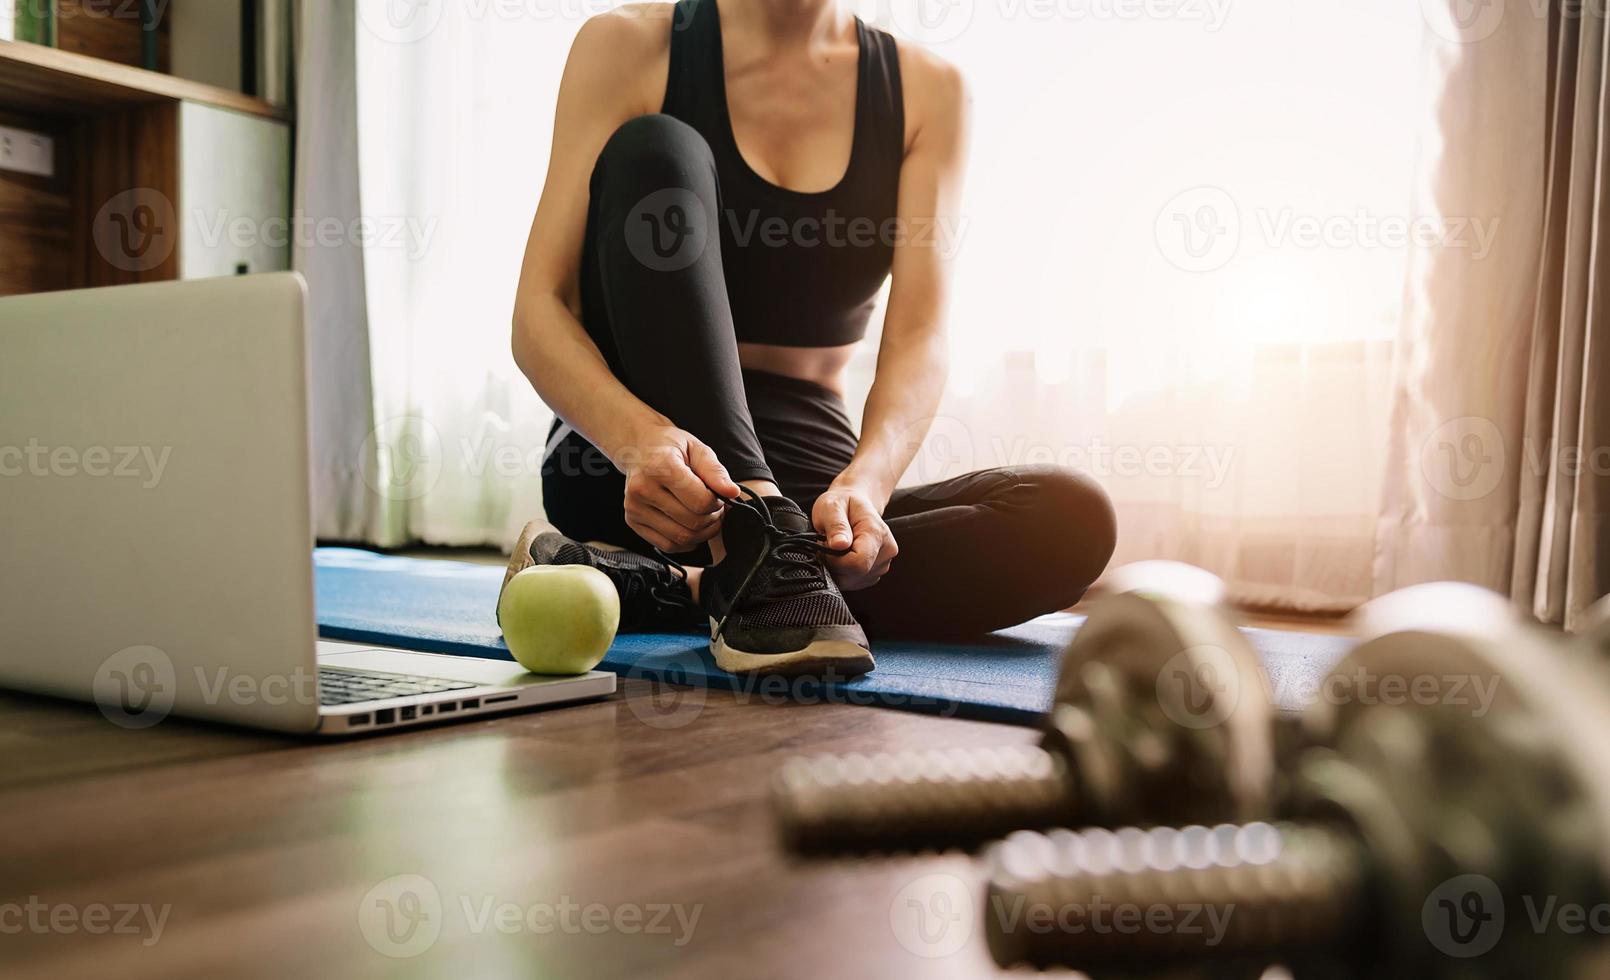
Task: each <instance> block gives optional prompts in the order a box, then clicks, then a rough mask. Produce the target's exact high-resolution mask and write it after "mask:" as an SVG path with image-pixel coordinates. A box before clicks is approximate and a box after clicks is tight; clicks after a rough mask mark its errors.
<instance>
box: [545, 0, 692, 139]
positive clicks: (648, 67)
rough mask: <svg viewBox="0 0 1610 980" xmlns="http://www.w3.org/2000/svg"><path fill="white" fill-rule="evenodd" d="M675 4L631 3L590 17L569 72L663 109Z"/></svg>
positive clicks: (572, 52) (575, 45) (574, 49)
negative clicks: (660, 104)
mask: <svg viewBox="0 0 1610 980" xmlns="http://www.w3.org/2000/svg"><path fill="white" fill-rule="evenodd" d="M675 10H676V7H675V5H674V4H669V3H628V4H623V5H622V6H619V7H616V8H614V9H612V10H610V11H608V12H607V13H602V14H598V15H596V16H593V17H590V18H588V19H587V22H586V23H584V24H582V25H581V30H580V31H578V32H577V34H576V40H575V41H574V42H573V43H572V44H571V46H570V60H569V62H568V64H567V65H566V68H565V71H566V74H567V75H574V76H576V77H577V78H579V79H587V80H596V81H597V82H599V83H601V84H606V85H607V87H608V88H609V89H611V90H613V92H614V93H615V95H616V96H617V97H621V98H626V99H629V100H631V101H632V102H633V103H634V107H636V108H640V109H641V111H644V112H653V111H657V110H658V108H659V103H660V99H661V98H662V97H663V96H664V92H665V76H666V72H667V70H668V66H669V63H670V50H671V25H672V20H673V18H674V17H675ZM638 103H641V105H637V104H638Z"/></svg>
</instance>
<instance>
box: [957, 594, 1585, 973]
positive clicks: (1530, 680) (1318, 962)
mask: <svg viewBox="0 0 1610 980" xmlns="http://www.w3.org/2000/svg"><path fill="white" fill-rule="evenodd" d="M1360 625H1361V632H1362V635H1363V636H1364V637H1365V640H1364V642H1363V643H1362V644H1361V645H1360V646H1359V647H1357V648H1356V649H1355V650H1354V651H1353V652H1352V653H1351V654H1350V655H1349V656H1348V657H1347V658H1345V659H1344V660H1343V662H1342V663H1341V664H1340V665H1339V666H1338V667H1337V668H1336V669H1335V671H1333V672H1332V674H1331V677H1330V680H1329V681H1328V682H1327V684H1326V686H1325V687H1324V688H1322V689H1321V691H1322V692H1323V694H1322V697H1321V698H1320V700H1319V701H1318V702H1316V703H1315V704H1314V705H1312V706H1311V707H1310V708H1309V710H1308V711H1307V712H1306V714H1305V716H1304V727H1305V728H1306V729H1307V731H1308V737H1309V741H1310V743H1311V744H1310V748H1308V749H1307V750H1306V751H1305V752H1304V753H1303V754H1302V756H1301V757H1300V759H1299V760H1298V763H1297V772H1296V775H1295V778H1294V779H1293V780H1292V782H1291V786H1290V795H1289V797H1288V798H1286V799H1284V800H1282V801H1279V803H1278V806H1279V809H1280V811H1281V813H1282V814H1283V815H1284V818H1285V820H1286V821H1287V822H1284V823H1279V824H1257V823H1255V824H1242V825H1223V826H1217V827H1206V826H1195V827H1184V828H1179V829H1168V828H1161V829H1159V828H1153V829H1150V830H1143V829H1140V828H1130V829H1125V830H1118V831H1116V832H1113V831H1102V830H1085V831H1079V832H1075V831H1071V830H1057V831H1052V832H1050V833H1044V834H1041V833H1017V834H1013V835H1012V836H1010V837H1008V838H1007V839H1006V840H1004V841H1002V842H1000V843H998V844H996V845H994V846H992V847H991V848H990V849H989V850H988V852H987V853H986V863H987V865H988V868H989V871H988V876H989V884H988V886H987V895H986V901H985V923H984V926H985V932H986V934H987V936H988V940H989V946H990V950H991V952H992V954H993V956H994V958H995V960H996V962H997V963H999V964H1001V965H1002V966H1012V965H1017V964H1030V965H1034V966H1039V967H1048V966H1052V965H1065V966H1072V967H1074V968H1077V969H1081V970H1085V971H1086V972H1088V973H1091V974H1093V975H1096V976H1100V975H1102V972H1103V971H1108V970H1114V969H1121V970H1122V972H1124V973H1125V974H1126V975H1129V974H1133V973H1135V972H1137V971H1143V970H1146V969H1159V970H1161V969H1165V968H1178V967H1180V966H1182V965H1184V964H1193V965H1194V964H1201V963H1219V964H1224V965H1229V964H1236V963H1239V964H1240V965H1241V966H1242V967H1246V966H1249V965H1257V964H1261V965H1265V966H1267V965H1272V964H1277V963H1278V964H1281V965H1284V966H1286V967H1287V968H1288V969H1290V970H1291V971H1292V972H1293V974H1294V975H1295V976H1297V977H1306V976H1329V975H1339V976H1361V975H1371V976H1378V977H1405V978H1407V977H1417V978H1418V977H1455V976H1459V977H1465V976H1472V975H1476V970H1477V969H1479V971H1480V973H1479V975H1481V976H1495V977H1504V976H1550V977H1603V976H1606V975H1610V956H1607V954H1606V952H1605V951H1604V949H1603V945H1604V937H1603V936H1602V935H1596V934H1595V932H1594V930H1593V929H1591V928H1589V929H1584V928H1582V926H1581V924H1580V923H1579V924H1577V925H1576V926H1575V927H1568V926H1565V925H1563V923H1564V922H1565V920H1564V919H1563V918H1562V919H1560V920H1559V922H1558V923H1556V922H1554V921H1553V920H1550V921H1548V922H1546V924H1545V926H1544V927H1543V928H1541V929H1540V928H1538V927H1537V926H1536V925H1535V923H1536V921H1537V917H1538V916H1539V915H1542V916H1544V917H1545V918H1547V916H1549V915H1551V914H1556V913H1560V914H1563V913H1561V912H1560V910H1562V909H1567V908H1569V909H1574V910H1577V911H1576V912H1573V913H1571V914H1572V915H1579V914H1581V913H1582V912H1583V911H1584V910H1594V909H1598V910H1599V913H1598V916H1599V918H1600V919H1604V918H1610V906H1607V905H1606V904H1605V903H1606V902H1607V901H1610V785H1607V783H1610V781H1607V780H1606V778H1605V777H1606V774H1607V767H1606V766H1605V746H1606V745H1607V744H1610V690H1607V687H1606V682H1605V680H1604V679H1603V677H1602V675H1601V672H1600V671H1599V670H1598V669H1596V667H1595V666H1594V665H1591V664H1588V663H1586V662H1585V661H1584V660H1583V659H1582V658H1579V657H1573V656H1569V655H1566V654H1565V652H1564V651H1563V650H1562V645H1561V644H1560V643H1559V642H1558V641H1557V640H1556V639H1555V638H1554V637H1553V636H1551V635H1549V634H1546V633H1544V632H1543V631H1542V630H1540V629H1537V628H1535V627H1533V626H1531V625H1530V624H1526V623H1523V622H1521V621H1520V620H1519V618H1518V617H1516V616H1515V615H1514V613H1513V611H1512V609H1511V607H1510V606H1509V605H1508V603H1507V602H1506V601H1505V600H1503V599H1502V598H1500V597H1498V596H1495V595H1493V594H1492V593H1488V592H1485V591H1483V590H1480V589H1476V588H1475V587H1473V586H1465V585H1448V584H1441V585H1430V586H1420V587H1415V588H1411V589H1407V590H1404V591H1401V592H1398V593H1394V594H1392V595H1389V596H1386V597H1383V598H1382V599H1379V600H1376V601H1375V602H1373V603H1371V604H1369V605H1368V606H1367V607H1366V608H1365V610H1364V611H1363V615H1362V616H1361V618H1360ZM1393 678H1397V679H1400V681H1399V682H1398V683H1392V682H1391V679H1393ZM1424 678H1429V679H1432V680H1428V681H1422V679H1424ZM1372 681H1373V683H1372ZM1098 903H1099V907H1101V908H1104V909H1106V910H1108V916H1109V918H1108V921H1109V922H1110V921H1112V917H1113V916H1114V915H1115V914H1116V913H1114V912H1113V911H1112V910H1113V909H1114V908H1115V907H1117V906H1122V907H1124V908H1129V909H1137V910H1144V911H1145V912H1146V913H1147V914H1148V915H1151V916H1153V918H1152V919H1149V920H1148V921H1150V922H1152V923H1153V927H1151V928H1141V929H1138V930H1131V931H1120V930H1115V929H1112V928H1108V929H1105V930H1102V929H1095V928H1091V927H1090V916H1089V912H1090V909H1091V908H1092V907H1095V906H1096V905H1097V904H1098ZM1192 910H1195V919H1196V925H1197V928H1194V929H1191V930H1186V929H1184V928H1183V926H1182V924H1183V922H1184V920H1185V919H1186V917H1187V915H1188V914H1190V913H1191V911H1192ZM1542 910H1554V911H1553V912H1548V911H1542ZM1572 921H1575V920H1574V919H1573V920H1572ZM1588 921H1589V922H1591V921H1593V919H1592V918H1591V917H1590V918H1589V919H1588ZM1047 922H1052V923H1055V926H1054V927H1053V928H1045V923H1047ZM1028 923H1038V924H1039V927H1038V928H1035V927H1031V926H1030V925H1028ZM1075 927H1077V928H1075Z"/></svg>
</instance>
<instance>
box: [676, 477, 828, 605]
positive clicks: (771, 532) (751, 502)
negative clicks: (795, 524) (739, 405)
mask: <svg viewBox="0 0 1610 980" xmlns="http://www.w3.org/2000/svg"><path fill="white" fill-rule="evenodd" d="M738 489H739V490H741V491H743V493H744V497H747V498H748V499H747V500H746V499H744V497H737V498H734V499H732V500H728V501H726V505H727V506H728V507H744V508H747V509H749V510H751V511H753V512H754V513H755V514H756V515H758V516H759V517H760V523H761V527H762V528H764V529H765V532H766V547H765V548H764V549H763V550H762V551H761V553H760V557H759V558H757V559H756V560H755V563H754V564H753V565H751V566H750V568H749V571H748V572H747V573H745V575H744V578H743V581H742V582H741V583H739V585H738V589H737V591H736V592H734V593H733V595H732V603H731V604H730V605H729V606H728V607H727V613H726V615H724V616H722V617H721V621H720V622H718V623H716V635H717V636H721V635H724V633H725V631H726V628H727V620H729V619H731V618H732V614H733V613H734V612H736V611H737V610H738V608H739V607H740V606H742V605H743V603H744V600H745V599H747V598H748V597H749V590H750V589H751V588H752V587H753V586H754V584H755V582H756V576H758V575H759V574H760V570H761V569H762V568H764V567H765V566H766V564H767V562H770V561H771V560H772V559H774V558H775V559H777V560H778V561H780V562H783V563H785V567H783V568H781V569H779V570H778V573H777V575H776V576H775V577H774V579H773V581H777V582H783V581H786V582H791V583H794V588H793V589H792V590H791V591H788V592H786V593H783V594H782V595H780V596H778V597H777V598H788V597H791V596H796V595H801V594H803V593H805V592H808V591H810V590H811V589H812V588H814V587H815V586H817V585H825V584H826V582H825V581H824V579H825V578H826V575H827V572H826V570H825V569H823V568H822V566H821V564H820V560H821V556H822V555H847V554H849V553H850V549H849V548H829V547H828V546H827V541H826V540H825V539H824V538H823V537H822V535H821V534H819V533H817V532H816V531H814V530H810V531H786V532H785V531H783V530H782V529H781V528H779V527H778V526H777V522H776V521H775V520H773V519H772V516H771V508H770V507H768V506H767V505H766V501H764V500H762V499H761V498H760V495H759V494H757V493H755V492H754V491H752V490H750V489H749V488H748V487H745V486H740V487H739V488H738ZM662 557H663V556H662ZM667 560H669V559H667ZM678 567H680V566H678Z"/></svg>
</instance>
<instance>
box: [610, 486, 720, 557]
mask: <svg viewBox="0 0 1610 980" xmlns="http://www.w3.org/2000/svg"><path fill="white" fill-rule="evenodd" d="M626 523H627V524H628V525H629V526H630V527H631V528H632V530H634V531H636V532H637V533H638V534H640V535H642V536H643V539H644V540H645V541H647V542H649V543H650V544H652V545H654V547H656V548H660V549H662V550H666V551H686V550H687V549H689V548H691V547H693V546H694V545H696V544H698V543H699V542H701V541H705V540H708V539H709V538H710V537H713V536H714V530H711V531H709V532H699V531H694V530H690V529H689V528H686V527H683V526H682V525H681V524H678V523H677V522H676V521H674V520H672V519H671V517H670V516H669V515H668V514H666V513H665V512H664V511H661V510H660V509H659V508H657V507H654V506H652V505H650V504H647V503H644V502H643V501H642V500H639V499H636V498H632V497H628V498H627V501H626ZM701 533H702V534H703V536H702V537H701V536H700V535H701Z"/></svg>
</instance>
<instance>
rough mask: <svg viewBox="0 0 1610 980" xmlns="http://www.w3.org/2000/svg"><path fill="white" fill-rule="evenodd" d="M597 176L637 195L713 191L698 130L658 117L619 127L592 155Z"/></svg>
mask: <svg viewBox="0 0 1610 980" xmlns="http://www.w3.org/2000/svg"><path fill="white" fill-rule="evenodd" d="M597 172H598V174H599V175H600V176H601V177H602V178H603V179H604V180H605V181H606V182H608V183H609V184H611V185H614V186H616V187H619V186H621V185H622V184H630V185H631V186H632V187H633V188H634V189H636V190H637V191H639V192H640V193H648V192H651V191H655V190H662V189H665V188H671V187H677V188H685V189H691V190H698V189H700V188H701V187H702V186H703V185H704V183H706V182H709V183H710V184H711V186H713V181H714V177H715V158H714V157H713V156H712V155H711V153H710V146H709V144H707V143H706V142H705V141H704V137H703V136H700V135H699V131H698V130H696V129H694V128H693V127H692V126H689V125H688V124H687V123H685V122H683V121H682V120H680V119H677V118H675V117H673V116H667V115H665V114H663V113H654V114H652V115H645V116H635V117H633V118H631V119H628V120H626V121H625V122H623V123H621V124H620V126H619V127H618V128H617V129H616V130H615V132H614V133H613V134H612V135H611V136H610V137H609V140H608V141H606V142H605V143H604V148H603V149H602V150H601V151H599V154H598V167H597Z"/></svg>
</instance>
